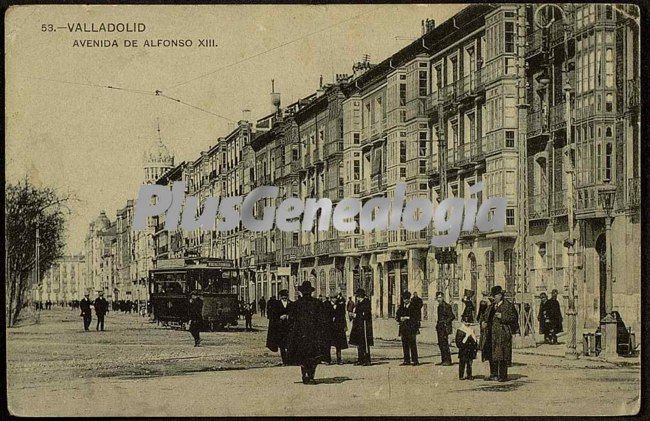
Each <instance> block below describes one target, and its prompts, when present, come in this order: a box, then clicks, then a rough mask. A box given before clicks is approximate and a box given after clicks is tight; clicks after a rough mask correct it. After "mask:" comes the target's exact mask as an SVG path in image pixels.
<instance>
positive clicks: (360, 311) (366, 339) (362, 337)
mask: <svg viewBox="0 0 650 421" xmlns="http://www.w3.org/2000/svg"><path fill="white" fill-rule="evenodd" d="M354 295H355V296H356V297H357V304H356V306H355V307H354V313H352V329H351V330H350V345H354V346H356V347H357V355H358V358H357V362H356V363H355V365H370V364H371V362H370V347H371V346H374V341H373V332H372V312H371V310H372V309H371V306H370V300H369V299H368V297H366V291H365V290H364V289H363V288H359V289H357V291H356V292H355V294H354Z"/></svg>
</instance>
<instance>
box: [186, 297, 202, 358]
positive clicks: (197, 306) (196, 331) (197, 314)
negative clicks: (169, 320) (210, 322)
mask: <svg viewBox="0 0 650 421" xmlns="http://www.w3.org/2000/svg"><path fill="white" fill-rule="evenodd" d="M202 326H203V300H202V299H201V297H199V293H198V292H197V291H196V290H194V291H192V294H191V297H190V304H189V331H190V333H191V334H192V337H193V338H194V346H199V345H201V328H202Z"/></svg>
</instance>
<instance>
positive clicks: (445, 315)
mask: <svg viewBox="0 0 650 421" xmlns="http://www.w3.org/2000/svg"><path fill="white" fill-rule="evenodd" d="M436 301H438V320H437V322H436V333H437V334H438V347H439V348H440V357H441V358H442V361H441V362H440V363H438V364H437V365H451V351H450V350H449V335H451V333H452V326H451V322H452V321H453V320H454V319H455V318H456V316H454V311H453V310H452V308H451V306H450V305H449V304H447V303H446V302H445V297H444V295H443V294H442V292H437V293H436Z"/></svg>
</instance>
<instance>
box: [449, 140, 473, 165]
mask: <svg viewBox="0 0 650 421" xmlns="http://www.w3.org/2000/svg"><path fill="white" fill-rule="evenodd" d="M450 155H451V154H450ZM453 156H454V164H455V165H456V166H462V165H466V164H469V163H470V161H471V144H469V143H464V144H462V145H457V146H456V149H455V150H454V154H453Z"/></svg>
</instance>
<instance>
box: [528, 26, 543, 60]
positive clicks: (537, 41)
mask: <svg viewBox="0 0 650 421" xmlns="http://www.w3.org/2000/svg"><path fill="white" fill-rule="evenodd" d="M543 47H544V32H543V31H542V30H541V29H536V30H534V31H533V32H531V33H529V34H527V35H526V58H530V57H532V56H534V55H536V54H538V53H540V52H541V51H542V48H543Z"/></svg>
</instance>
